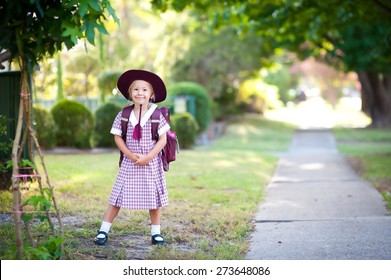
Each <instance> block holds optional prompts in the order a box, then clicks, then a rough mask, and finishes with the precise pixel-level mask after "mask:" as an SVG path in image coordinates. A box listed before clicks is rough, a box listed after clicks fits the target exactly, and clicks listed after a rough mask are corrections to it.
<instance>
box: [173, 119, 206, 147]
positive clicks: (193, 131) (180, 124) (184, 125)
mask: <svg viewBox="0 0 391 280" xmlns="http://www.w3.org/2000/svg"><path fill="white" fill-rule="evenodd" d="M170 124H171V129H172V131H175V132H176V135H177V137H178V141H179V146H180V148H183V149H187V148H191V147H192V146H193V145H194V143H195V140H196V138H197V134H198V131H199V126H198V124H197V122H196V120H195V119H194V117H193V116H192V115H191V114H190V113H181V114H174V115H172V116H171V118H170Z"/></svg>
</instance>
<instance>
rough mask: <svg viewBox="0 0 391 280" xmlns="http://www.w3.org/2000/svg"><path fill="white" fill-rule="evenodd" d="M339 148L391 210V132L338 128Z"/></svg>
mask: <svg viewBox="0 0 391 280" xmlns="http://www.w3.org/2000/svg"><path fill="white" fill-rule="evenodd" d="M334 134H335V136H336V139H337V143H338V144H337V145H338V149H339V150H340V151H341V152H342V153H343V154H345V155H346V156H347V157H348V159H349V161H350V163H351V165H352V166H353V168H354V169H355V170H356V172H357V173H358V174H359V175H360V176H362V177H363V178H364V179H366V180H368V181H369V182H370V183H372V184H373V185H374V186H375V187H376V188H377V189H378V190H379V191H380V193H381V194H382V195H383V197H384V199H385V201H386V203H387V207H388V209H390V210H391V173H390V166H391V129H370V128H356V129H352V128H351V129H348V128H339V129H334Z"/></svg>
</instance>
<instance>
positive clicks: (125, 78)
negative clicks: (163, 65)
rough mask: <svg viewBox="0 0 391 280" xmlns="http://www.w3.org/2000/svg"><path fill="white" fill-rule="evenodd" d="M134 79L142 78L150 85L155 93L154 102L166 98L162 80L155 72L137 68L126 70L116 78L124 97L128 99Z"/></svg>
mask: <svg viewBox="0 0 391 280" xmlns="http://www.w3.org/2000/svg"><path fill="white" fill-rule="evenodd" d="M136 80H143V81H146V82H148V83H150V84H151V85H152V87H153V91H154V93H155V103H158V102H162V101H164V100H165V99H166V96H167V90H166V86H165V84H164V82H163V80H162V79H161V78H160V77H159V76H158V75H156V74H155V73H152V72H149V71H145V70H138V69H132V70H128V71H126V72H124V73H122V75H121V76H120V77H119V79H118V82H117V87H118V89H119V91H120V92H121V93H122V95H123V96H124V97H125V98H126V99H129V87H130V85H131V84H132V83H133V82H134V81H136Z"/></svg>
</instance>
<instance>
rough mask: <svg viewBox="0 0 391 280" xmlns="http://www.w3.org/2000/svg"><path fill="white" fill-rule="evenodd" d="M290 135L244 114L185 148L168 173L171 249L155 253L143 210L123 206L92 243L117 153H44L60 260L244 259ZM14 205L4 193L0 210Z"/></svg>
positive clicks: (5, 250)
mask: <svg viewBox="0 0 391 280" xmlns="http://www.w3.org/2000/svg"><path fill="white" fill-rule="evenodd" d="M293 131H294V127H293V126H291V125H287V124H283V123H281V122H277V121H270V120H266V119H264V118H262V117H260V116H254V115H246V116H244V117H242V118H240V119H237V120H235V121H232V122H230V124H229V125H228V126H227V128H226V131H225V133H224V136H223V137H221V138H220V139H218V140H216V141H214V142H213V143H211V144H209V145H205V146H199V147H195V148H194V149H191V150H182V151H181V152H180V154H179V155H178V158H177V161H176V162H174V163H172V164H171V170H170V171H169V172H166V179H167V184H168V190H169V200H170V205H169V206H168V207H165V208H164V209H163V212H162V232H163V234H164V235H165V237H166V239H167V241H168V244H169V245H168V246H165V247H159V248H158V247H155V246H151V245H150V237H149V230H150V227H149V217H148V213H147V211H132V210H126V209H124V210H121V211H120V213H119V215H118V217H117V219H116V220H115V221H114V224H113V227H112V230H111V232H110V237H109V242H108V245H107V246H104V247H99V246H96V245H95V244H93V237H94V236H95V234H96V230H97V229H98V228H99V226H100V224H101V220H102V216H103V214H104V212H105V210H106V208H107V203H108V197H109V195H110V191H111V187H112V184H113V182H114V180H115V176H116V173H117V171H118V156H119V154H118V153H117V152H113V153H106V154H75V155H53V154H47V155H46V156H45V161H46V165H47V167H48V171H49V175H50V180H51V182H52V184H53V185H54V186H55V195H56V197H57V201H58V203H59V208H60V210H61V213H62V215H61V216H62V220H63V222H64V233H65V244H64V245H65V252H66V256H65V258H67V259H111V260H115V259H243V258H244V257H245V254H246V252H247V250H248V245H249V243H248V242H249V235H250V233H251V231H252V229H253V222H252V220H253V218H254V216H255V213H256V210H257V206H258V204H259V202H260V201H261V200H262V195H263V190H264V187H265V186H266V185H267V183H268V182H269V180H270V179H271V177H272V176H273V173H274V170H275V167H276V164H277V159H278V158H277V157H276V156H275V154H274V153H277V152H283V151H286V150H287V149H288V147H289V144H290V141H291V137H292V133H293ZM33 191H34V190H32V189H30V190H29V191H27V193H26V195H28V194H29V192H33ZM11 203H12V197H11V195H10V194H9V193H7V192H3V193H2V194H1V201H0V209H1V212H2V213H10V212H11V210H10V209H11V208H10V205H11ZM7 217H8V219H7ZM1 218H2V223H1V238H2V242H1V245H0V257H1V259H13V258H15V255H14V254H15V250H14V249H12V244H13V243H14V240H15V239H14V236H13V223H12V220H10V219H9V214H3V215H1ZM37 234H39V229H38V232H37Z"/></svg>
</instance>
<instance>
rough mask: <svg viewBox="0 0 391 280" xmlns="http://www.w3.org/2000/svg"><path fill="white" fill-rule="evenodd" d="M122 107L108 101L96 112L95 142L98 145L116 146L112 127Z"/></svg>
mask: <svg viewBox="0 0 391 280" xmlns="http://www.w3.org/2000/svg"><path fill="white" fill-rule="evenodd" d="M121 109H122V107H121V106H119V105H117V104H114V103H106V104H103V105H102V106H101V107H99V108H98V109H97V110H96V112H95V124H94V144H95V146H97V147H115V142H114V138H113V135H112V134H111V133H110V129H111V127H112V125H113V121H114V118H115V117H116V116H117V114H118V112H119V111H121Z"/></svg>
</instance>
